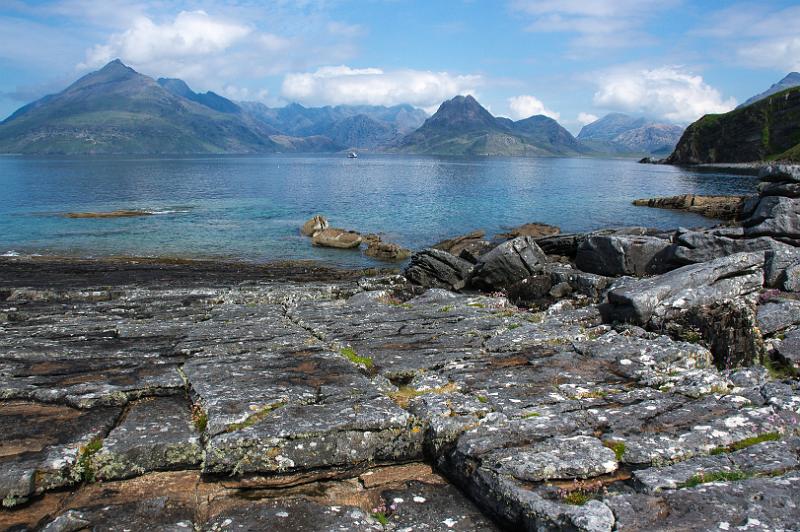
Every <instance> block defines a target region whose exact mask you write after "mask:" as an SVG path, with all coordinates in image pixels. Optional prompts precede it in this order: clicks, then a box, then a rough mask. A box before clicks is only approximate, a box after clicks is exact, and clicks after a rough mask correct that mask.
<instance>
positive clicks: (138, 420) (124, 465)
mask: <svg viewBox="0 0 800 532" xmlns="http://www.w3.org/2000/svg"><path fill="white" fill-rule="evenodd" d="M194 425H195V423H194V422H193V421H192V416H191V404H190V403H189V402H188V401H187V400H186V399H184V398H183V397H180V396H175V397H164V398H153V399H143V400H141V401H136V402H135V403H133V404H132V405H131V406H130V409H129V411H128V413H127V415H126V417H125V419H124V420H123V421H122V423H120V424H119V425H118V426H116V427H115V428H114V430H112V431H111V432H110V433H109V435H108V437H106V438H105V439H104V440H103V446H102V448H101V449H100V450H99V451H98V452H97V453H95V454H94V455H93V457H92V462H93V467H94V469H95V476H96V477H97V478H99V479H104V480H108V479H119V478H130V477H133V476H136V475H141V474H144V473H146V472H150V471H166V470H171V469H194V468H197V467H198V466H199V465H200V462H201V460H202V447H201V444H200V435H199V434H198V432H197V429H196V428H195V426H194Z"/></svg>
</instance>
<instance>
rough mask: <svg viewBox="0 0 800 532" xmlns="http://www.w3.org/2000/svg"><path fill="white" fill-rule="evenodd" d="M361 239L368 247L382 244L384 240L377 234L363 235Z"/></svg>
mask: <svg viewBox="0 0 800 532" xmlns="http://www.w3.org/2000/svg"><path fill="white" fill-rule="evenodd" d="M361 238H362V239H363V240H364V243H365V244H367V245H368V246H369V245H372V244H373V243H375V242H381V241H382V240H383V239H382V238H381V235H379V234H377V233H367V234H366V235H362V236H361Z"/></svg>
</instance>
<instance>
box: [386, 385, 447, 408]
mask: <svg viewBox="0 0 800 532" xmlns="http://www.w3.org/2000/svg"><path fill="white" fill-rule="evenodd" d="M457 390H458V385H456V384H455V383H453V382H451V383H448V384H445V385H444V386H439V387H437V388H431V389H428V390H417V389H414V388H412V387H411V386H400V387H399V388H398V389H397V391H396V392H392V393H390V394H389V397H390V398H391V399H392V400H393V401H394V402H395V403H397V405H398V406H399V407H401V408H406V407H408V403H409V401H411V399H413V398H415V397H419V396H420V395H427V394H429V393H433V394H443V393H451V392H455V391H457Z"/></svg>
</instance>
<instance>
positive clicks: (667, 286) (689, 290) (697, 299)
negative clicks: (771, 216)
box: [602, 252, 764, 329]
mask: <svg viewBox="0 0 800 532" xmlns="http://www.w3.org/2000/svg"><path fill="white" fill-rule="evenodd" d="M763 268H764V254H763V253H759V252H754V253H736V254H734V255H730V256H728V257H721V258H719V259H716V260H713V261H710V262H704V263H701V264H694V265H689V266H684V267H682V268H678V269H677V270H673V271H671V272H669V273H665V274H663V275H660V276H657V277H653V278H650V279H641V280H638V281H635V282H631V283H626V284H625V285H624V286H621V287H619V288H615V289H613V290H611V291H609V292H608V303H607V304H605V305H603V308H602V312H603V317H604V319H605V320H606V321H626V322H632V323H635V324H637V325H646V326H650V327H653V328H656V329H660V328H661V327H662V326H663V325H664V324H665V323H666V322H667V321H669V320H672V319H676V318H678V317H680V316H682V315H683V314H685V313H687V312H688V311H689V310H690V309H693V308H697V307H700V306H702V305H713V304H715V303H719V302H722V301H724V300H727V299H736V298H754V297H755V295H756V294H757V293H758V291H759V290H760V289H761V287H762V285H763V282H764V271H763Z"/></svg>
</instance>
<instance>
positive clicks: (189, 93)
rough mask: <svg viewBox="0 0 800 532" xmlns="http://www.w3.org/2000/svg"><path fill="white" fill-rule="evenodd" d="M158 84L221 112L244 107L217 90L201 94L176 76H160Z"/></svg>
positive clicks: (238, 111) (235, 111) (234, 110)
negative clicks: (221, 94)
mask: <svg viewBox="0 0 800 532" xmlns="http://www.w3.org/2000/svg"><path fill="white" fill-rule="evenodd" d="M158 84H159V85H161V86H162V87H164V88H165V89H167V90H168V91H169V92H171V93H172V94H176V95H178V96H183V97H184V98H186V99H188V100H192V101H193V102H197V103H199V104H200V105H205V106H206V107H208V108H209V109H213V110H215V111H219V112H220V113H241V112H242V109H241V107H239V106H238V105H236V104H235V103H233V102H232V101H231V100H229V99H227V98H225V97H223V96H220V95H219V94H217V93H216V92H211V91H208V92H206V93H203V94H200V93H197V92H194V91H193V90H192V89H190V88H189V85H187V84H186V82H185V81H183V80H182V79H175V78H158Z"/></svg>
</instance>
